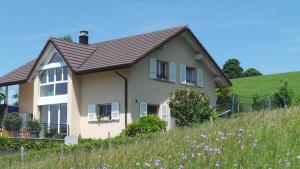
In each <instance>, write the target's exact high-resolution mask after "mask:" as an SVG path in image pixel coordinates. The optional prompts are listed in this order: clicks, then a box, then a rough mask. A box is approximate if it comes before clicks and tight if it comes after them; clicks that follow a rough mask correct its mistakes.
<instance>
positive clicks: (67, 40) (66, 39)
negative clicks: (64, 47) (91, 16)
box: [59, 35, 73, 42]
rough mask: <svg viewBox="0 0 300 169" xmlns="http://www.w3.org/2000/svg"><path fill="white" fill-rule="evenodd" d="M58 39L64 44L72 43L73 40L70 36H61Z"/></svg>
mask: <svg viewBox="0 0 300 169" xmlns="http://www.w3.org/2000/svg"><path fill="white" fill-rule="evenodd" d="M59 39H61V40H63V41H66V42H73V38H72V36H71V35H65V36H61V37H59Z"/></svg>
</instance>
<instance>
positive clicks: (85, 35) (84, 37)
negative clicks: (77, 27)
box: [79, 30, 89, 45]
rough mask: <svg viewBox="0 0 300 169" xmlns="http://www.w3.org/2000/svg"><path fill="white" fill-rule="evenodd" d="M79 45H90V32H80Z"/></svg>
mask: <svg viewBox="0 0 300 169" xmlns="http://www.w3.org/2000/svg"><path fill="white" fill-rule="evenodd" d="M79 43H80V44H86V45H88V44H89V32H88V31H86V30H82V31H80V32H79Z"/></svg>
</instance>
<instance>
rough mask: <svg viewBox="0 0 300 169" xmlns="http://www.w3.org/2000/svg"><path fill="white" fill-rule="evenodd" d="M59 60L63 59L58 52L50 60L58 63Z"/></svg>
mask: <svg viewBox="0 0 300 169" xmlns="http://www.w3.org/2000/svg"><path fill="white" fill-rule="evenodd" d="M57 62H62V59H61V57H60V56H59V55H58V53H55V54H54V55H53V56H52V58H51V60H50V62H49V63H57Z"/></svg>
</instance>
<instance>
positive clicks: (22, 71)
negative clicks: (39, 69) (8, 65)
mask: <svg viewBox="0 0 300 169" xmlns="http://www.w3.org/2000/svg"><path fill="white" fill-rule="evenodd" d="M35 63H36V59H34V60H32V61H30V62H28V63H26V64H24V65H23V66H20V67H19V68H17V69H15V70H13V71H11V72H9V73H7V74H6V75H4V76H2V77H1V78H0V85H1V84H5V85H13V84H18V83H25V82H26V81H27V79H28V76H29V75H30V72H31V70H32V68H33V66H34V64H35Z"/></svg>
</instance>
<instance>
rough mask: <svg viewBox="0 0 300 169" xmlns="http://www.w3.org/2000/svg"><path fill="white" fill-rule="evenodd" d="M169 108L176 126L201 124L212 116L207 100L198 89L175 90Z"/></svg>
mask: <svg viewBox="0 0 300 169" xmlns="http://www.w3.org/2000/svg"><path fill="white" fill-rule="evenodd" d="M169 106H170V109H171V116H172V117H173V118H175V123H176V124H177V125H178V126H190V125H191V124H193V123H197V122H203V121H204V120H207V119H209V118H210V116H211V114H212V110H211V108H210V107H209V100H208V98H207V97H206V96H205V94H204V93H202V92H200V90H198V89H189V88H179V89H177V90H176V91H175V92H174V93H173V94H172V95H171V97H170V101H169Z"/></svg>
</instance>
